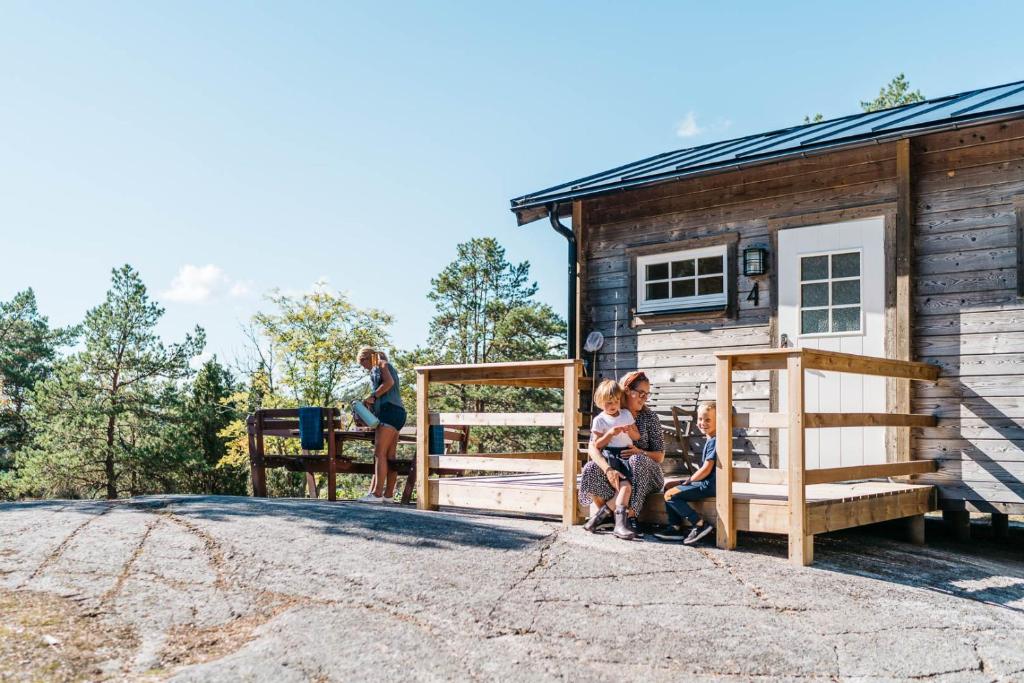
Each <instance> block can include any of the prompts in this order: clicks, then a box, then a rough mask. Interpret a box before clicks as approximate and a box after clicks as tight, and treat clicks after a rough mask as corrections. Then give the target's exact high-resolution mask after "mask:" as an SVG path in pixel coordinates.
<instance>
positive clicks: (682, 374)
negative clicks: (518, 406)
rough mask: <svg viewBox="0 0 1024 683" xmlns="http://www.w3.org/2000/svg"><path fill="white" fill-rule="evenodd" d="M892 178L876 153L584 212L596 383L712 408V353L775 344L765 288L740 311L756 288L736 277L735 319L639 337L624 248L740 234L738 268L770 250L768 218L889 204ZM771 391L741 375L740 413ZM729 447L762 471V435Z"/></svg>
mask: <svg viewBox="0 0 1024 683" xmlns="http://www.w3.org/2000/svg"><path fill="white" fill-rule="evenodd" d="M895 176H896V161H895V147H894V145H878V146H872V147H868V148H863V149H856V150H850V151H845V152H837V153H834V154H831V155H829V156H827V157H817V158H809V159H800V160H795V161H790V162H786V163H780V164H774V165H771V166H766V167H762V168H759V169H750V170H745V171H734V172H729V173H723V174H719V175H715V176H710V177H707V178H699V179H693V180H688V181H681V182H678V183H672V184H669V185H663V186H657V187H653V188H649V189H644V190H638V191H632V192H623V193H619V194H616V195H612V196H610V197H606V198H597V199H594V200H589V201H586V202H584V204H583V223H584V226H585V228H584V229H585V231H586V239H585V244H584V258H585V259H586V263H585V268H584V272H585V282H584V287H583V294H582V297H581V299H582V311H581V320H582V324H583V327H584V331H589V330H600V331H601V332H602V333H603V334H604V335H605V345H604V348H603V349H602V352H601V353H600V354H599V357H598V374H599V375H601V376H615V375H621V374H622V373H623V372H626V371H628V370H630V369H633V368H642V369H644V370H645V371H647V373H648V374H649V376H650V377H651V380H652V381H653V382H654V383H655V384H665V383H669V382H692V381H700V382H702V383H703V384H704V389H703V395H704V396H707V397H708V398H711V397H713V396H714V356H713V355H712V352H713V351H715V350H725V349H736V348H744V347H748V348H749V347H762V348H763V347H767V346H770V345H772V343H773V339H772V334H773V333H772V330H771V329H770V320H771V317H772V301H771V290H772V287H771V285H770V280H769V277H761V278H758V279H757V281H758V282H759V283H760V287H759V289H760V301H759V302H758V305H756V306H755V305H754V303H753V302H752V301H748V300H747V296H748V295H749V294H750V291H751V288H752V287H753V285H754V280H752V279H751V278H746V277H744V276H743V275H742V274H740V275H738V277H737V281H735V282H731V283H730V287H736V286H737V285H738V289H737V292H738V293H737V296H736V304H737V310H736V311H735V314H734V315H733V316H731V317H728V316H723V315H721V314H714V315H709V314H686V315H676V316H661V317H658V316H645V317H644V319H643V321H642V322H639V323H638V324H636V325H634V324H633V322H634V320H633V316H632V315H631V311H630V310H629V309H630V303H629V301H630V283H629V279H630V258H629V253H628V249H629V248H632V247H638V246H643V245H654V244H664V245H665V246H666V250H670V249H673V248H687V245H686V244H685V241H686V240H691V239H695V238H704V237H709V236H716V235H721V236H726V235H728V234H729V233H737V234H738V235H739V243H738V248H737V250H736V253H737V255H739V256H740V257H741V256H742V252H743V249H744V248H745V247H747V246H750V245H753V244H768V243H769V242H770V237H769V233H768V219H769V218H772V217H778V216H790V215H796V214H804V213H813V212H818V211H827V210H833V209H841V208H845V207H848V206H863V205H865V204H877V203H891V202H893V201H894V198H895V192H896V183H895ZM673 242H677V243H678V244H677V245H673V244H672V243H673ZM739 270H740V272H741V273H742V268H740V269H739ZM772 272H773V271H772ZM772 277H773V275H772ZM769 386H770V382H769V373H767V372H749V373H737V374H736V384H735V387H736V392H737V393H736V396H737V407H738V409H740V410H768V408H769V401H770V389H769ZM735 443H736V456H735V457H736V459H737V460H739V461H744V460H745V461H747V462H750V463H751V464H753V465H759V466H768V464H769V462H770V446H769V435H768V433H767V431H766V430H749V433H747V434H744V435H740V436H738V437H737V438H736V439H735Z"/></svg>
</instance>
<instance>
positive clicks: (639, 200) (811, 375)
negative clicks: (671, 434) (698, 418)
mask: <svg viewBox="0 0 1024 683" xmlns="http://www.w3.org/2000/svg"><path fill="white" fill-rule="evenodd" d="M512 211H513V212H514V213H515V214H516V216H517V219H518V222H519V224H520V225H522V224H527V223H531V222H533V221H537V220H540V219H544V220H545V221H546V222H547V221H551V223H552V225H554V226H555V227H556V229H559V227H560V226H559V221H571V233H568V231H566V230H565V229H564V225H561V229H560V232H562V233H563V235H565V236H566V238H567V239H568V241H569V242H570V244H572V243H573V242H574V243H575V244H574V245H572V246H574V247H575V249H576V258H575V263H576V268H575V269H572V268H570V292H571V293H572V292H573V289H576V291H575V292H574V294H575V296H574V297H573V300H571V301H570V316H569V317H570V321H571V322H572V323H573V325H572V328H573V329H572V330H571V331H570V334H571V335H574V339H571V340H570V342H571V343H570V346H572V347H574V350H576V353H577V357H579V358H582V359H584V360H585V361H586V362H588V363H591V362H595V363H596V367H593V368H591V369H592V370H594V371H595V375H596V377H597V378H602V377H615V376H619V375H621V374H623V373H624V372H625V371H628V370H631V369H635V368H640V369H643V370H645V371H646V372H647V373H648V375H649V376H650V378H651V380H652V382H653V383H654V385H655V386H656V387H657V388H658V389H659V390H665V389H666V388H669V389H670V388H672V387H679V388H687V390H689V389H690V388H692V387H695V386H696V387H699V388H698V389H697V391H698V392H699V393H700V394H701V395H702V396H704V397H707V398H709V399H714V397H715V379H716V377H715V355H714V354H715V352H727V353H728V352H742V351H749V350H753V349H765V348H784V347H786V348H802V349H819V350H824V351H837V352H844V353H852V354H857V355H863V356H880V357H886V358H891V359H898V360H917V361H923V362H926V363H929V364H934V365H937V366H938V367H939V369H940V375H939V379H938V381H937V382H935V383H917V382H915V383H911V382H910V381H908V380H905V379H886V378H885V377H880V376H870V375H867V376H862V375H849V374H840V373H833V372H824V371H808V373H807V379H806V383H805V398H804V400H805V401H806V409H807V410H812V411H823V412H824V411H828V412H839V413H880V412H895V413H923V414H927V415H934V416H935V417H936V418H937V423H936V426H934V427H924V428H913V429H910V428H892V427H889V428H886V427H836V428H831V429H819V430H812V431H811V430H809V431H808V432H807V436H806V444H805V451H804V453H805V457H806V466H807V468H809V469H815V468H837V467H855V466H861V465H874V464H881V463H892V462H900V461H905V460H917V459H928V460H933V461H935V462H936V463H937V470H936V471H935V472H933V473H930V474H924V475H919V476H917V477H916V478H915V482H920V483H928V484H934V485H935V486H936V488H937V491H938V494H939V506H940V507H941V509H942V510H944V511H947V512H948V513H949V515H948V517H949V518H950V519H951V520H953V521H955V522H957V523H958V524H960V528H961V529H964V528H966V527H964V526H963V525H965V524H966V523H967V519H966V518H967V511H980V512H986V513H993V521H994V523H997V524H1001V525H1005V523H1006V515H1007V514H1024V298H1022V297H1024V273H1022V269H1024V251H1022V247H1024V237H1022V235H1024V82H1020V83H1012V84H1008V85H1001V86H996V87H992V88H986V89H982V90H975V91H970V92H965V93H960V94H957V95H952V96H949V97H942V98H937V99H932V100H927V101H924V102H920V103H916V104H911V105H906V106H902V107H896V108H892V109H887V110H882V111H877V112H871V113H858V114H854V115H851V116H846V117H842V118H838V119H833V120H828V121H822V122H820V123H813V124H808V125H801V126H795V127H792V128H787V129H783V130H776V131H771V132H768V133H763V134H758V135H750V136H746V137H742V138H737V139H733V140H726V141H721V142H715V143H711V144H707V145H702V146H699V147H693V148H689V149H680V150H675V151H671V152H666V153H663V154H659V155H656V156H653V157H650V158H646V159H642V160H640V161H637V162H635V163H631V164H626V165H624V166H619V167H616V168H613V169H611V170H608V171H604V172H600V173H595V174H592V175H589V176H587V177H584V178H580V179H578V180H573V181H570V182H567V183H563V184H560V185H557V186H555V187H551V188H548V189H545V190H542V191H538V192H535V193H532V194H528V195H525V196H522V197H519V198H517V199H514V200H512ZM535 229H536V228H535ZM571 253H572V251H570V254H571ZM572 270H575V271H576V272H575V277H574V276H573V274H572V272H571V271H572ZM571 296H572V294H571ZM594 330H596V331H600V332H601V333H603V335H604V338H605V341H604V345H603V347H602V348H601V349H600V351H599V352H598V353H597V354H596V356H595V358H594V359H593V361H591V358H590V356H591V354H589V353H586V352H584V351H581V350H580V349H581V346H582V340H584V339H585V338H586V337H587V334H588V333H589V332H591V331H594ZM732 379H733V387H732V391H733V397H734V401H735V404H736V406H737V408H738V409H740V408H741V409H742V410H745V411H748V412H750V413H751V414H753V413H756V412H759V411H765V412H779V411H781V412H785V410H786V402H787V394H788V392H787V388H786V386H785V384H786V378H785V373H771V372H768V371H766V370H749V371H741V372H736V373H734V374H733V378H732ZM684 393H685V392H684ZM786 438H787V437H786V431H785V430H779V431H778V432H774V431H771V432H770V431H769V430H766V429H756V428H748V429H746V430H740V431H737V432H736V434H735V437H734V448H733V453H734V455H733V458H734V461H735V462H736V463H737V464H739V463H744V464H746V465H748V466H750V467H753V468H780V467H781V468H783V469H784V468H785V467H786V465H785V461H786V453H787V452H789V451H788V448H787V445H786V442H785V440H786Z"/></svg>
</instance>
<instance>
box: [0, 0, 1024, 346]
mask: <svg viewBox="0 0 1024 683" xmlns="http://www.w3.org/2000/svg"><path fill="white" fill-rule="evenodd" d="M1022 23H1024V4H1021V3H1012V2H1005V3H972V5H971V8H970V10H967V9H966V8H965V6H964V4H963V3H957V2H903V3H894V2H886V3H881V2H857V3H845V4H839V3H822V2H815V3H805V4H804V3H791V4H781V3H763V2H761V3H730V4H725V3H684V2H651V3H612V2H587V3H582V2H580V3H572V2H558V3H556V2H550V3H539V2H516V3H507V4H504V5H501V4H498V3H470V2H430V3H426V2H424V3H418V4H405V3H386V4H385V3H361V4H347V3H305V2H304V3H284V2H280V3H231V2H219V3H190V2H176V3H168V2H162V3H158V2H148V3H116V4H115V3H103V2H90V3H83V2H79V3H70V4H60V5H57V4H48V3H39V2H25V3H20V2H18V3H11V2H0V88H2V89H0V264H2V266H0V268H2V270H0V299H4V300H6V299H9V298H10V297H11V296H12V295H13V294H14V293H15V292H16V291H18V290H20V289H24V288H26V287H29V286H31V287H34V288H35V290H36V292H37V295H38V298H39V303H40V307H41V309H42V311H43V313H45V314H47V315H49V316H50V318H51V320H52V321H53V322H55V323H58V324H66V323H71V322H77V321H79V320H80V319H81V318H82V316H83V314H84V313H85V311H86V310H87V309H88V308H90V307H92V306H94V305H96V304H97V303H99V302H100V301H101V300H102V298H103V294H104V292H105V291H106V289H107V286H108V284H109V276H110V269H111V268H113V267H115V266H118V265H120V264H123V263H131V264H132V265H133V266H135V267H136V268H137V269H138V270H139V271H140V272H141V274H142V277H143V279H144V280H145V282H146V283H147V285H148V286H149V288H150V290H151V292H152V293H153V294H154V296H155V297H156V298H157V299H158V300H160V301H161V303H163V305H164V306H165V307H166V309H167V315H166V316H165V318H164V320H163V322H162V324H161V333H162V334H163V335H164V337H165V338H166V339H168V340H175V339H179V338H180V337H181V336H182V334H183V333H184V332H185V331H186V330H188V329H190V328H191V327H192V326H193V325H195V324H200V325H202V326H203V327H205V328H206V329H207V333H208V337H209V350H210V351H213V352H216V353H218V354H220V355H221V356H222V357H226V358H227V359H230V358H231V357H233V356H234V355H235V354H236V353H237V352H238V351H239V350H240V349H241V347H242V344H243V340H242V335H241V333H240V327H241V324H242V323H243V322H244V321H246V320H247V319H248V318H249V316H251V314H252V313H253V312H254V311H256V310H257V309H258V308H259V307H261V306H265V305H266V304H265V302H264V300H263V299H262V295H263V294H264V293H266V292H267V291H269V290H271V289H272V288H275V287H277V288H281V289H282V290H286V291H303V290H307V289H309V288H310V287H311V286H312V285H313V283H314V282H315V281H317V280H319V279H321V278H326V280H327V282H328V283H329V286H330V287H332V288H335V289H339V290H342V291H345V292H347V293H348V294H349V295H350V297H351V299H352V300H353V302H354V303H356V304H357V305H360V306H374V307H378V308H382V309H384V310H386V311H388V312H390V313H392V314H393V315H394V316H395V317H396V324H395V326H394V329H393V332H394V340H395V342H396V345H398V346H400V347H403V348H408V347H411V346H414V345H416V344H419V343H422V342H423V341H424V339H425V336H426V332H427V325H428V323H429V319H430V316H431V314H432V310H431V307H430V304H429V302H428V301H427V300H426V293H427V291H428V290H429V287H430V278H431V277H432V276H433V275H435V274H436V273H437V272H438V271H439V270H440V269H441V268H442V267H443V266H444V265H445V264H446V263H448V262H449V261H450V260H451V259H452V258H453V256H454V252H455V245H456V244H457V243H458V242H461V241H465V240H467V239H470V238H472V237H476V236H485V235H489V236H494V237H497V238H498V239H499V240H500V241H501V243H502V244H503V245H505V247H506V248H507V250H508V256H509V257H510V259H512V260H515V261H520V260H529V261H530V262H531V264H532V265H533V274H534V276H535V278H536V279H537V280H538V282H539V284H540V288H541V298H542V299H543V300H545V301H548V302H550V303H551V304H552V305H554V306H555V307H556V308H557V309H558V310H559V311H562V312H564V308H565V282H564V273H565V271H564V263H565V243H564V240H563V239H562V238H561V237H559V236H558V235H556V234H555V233H554V232H553V231H552V230H551V229H550V227H548V226H547V225H546V224H544V223H534V224H532V225H530V226H526V227H523V228H517V227H516V226H515V220H514V218H513V216H512V214H511V213H510V212H509V211H508V200H509V199H510V198H511V197H513V196H518V195H520V194H524V193H526V192H529V191H532V190H536V189H539V188H542V187H546V186H548V185H551V184H554V183H557V182H560V181H564V180H568V179H571V178H575V177H579V176H582V175H586V174H589V173H592V172H595V171H598V170H602V169H604V168H608V167H611V166H613V165H617V164H620V163H624V162H627V161H632V160H635V159H638V158H641V157H643V156H646V155H650V154H654V153H657V152H661V151H666V150H669V149H675V148H680V147H687V146H691V145H696V144H701V143H705V142H710V141H713V140H716V139H725V138H728V137H735V136H739V135H743V134H747V133H754V132H758V131H763V130H770V129H773V128H778V127H782V126H787V125H792V124H794V123H798V122H800V121H801V120H802V119H803V116H804V115H805V114H810V113H813V112H818V111H820V112H822V113H824V114H825V115H826V116H838V115H841V114H846V113H851V112H854V111H857V110H858V102H859V101H860V100H861V99H869V98H870V97H872V96H874V94H875V93H876V92H877V90H878V88H879V87H880V86H881V85H882V84H884V83H886V82H887V81H888V80H889V79H890V78H892V76H894V75H895V74H896V73H898V72H900V71H903V72H905V73H906V74H907V76H908V78H909V79H910V81H911V84H912V85H913V86H914V87H916V88H920V89H921V90H922V91H923V92H924V94H925V95H926V96H930V97H934V96H939V95H945V94H950V93H953V92H959V91H962V90H968V89H971V88H975V87H981V86H987V85H994V84H998V83H1004V82H1009V81H1014V80H1019V79H1021V78H1024V68H1022V67H1024V61H1022V59H1021V57H1020V49H1019V44H1020V41H1019V30H1020V29H1019V27H1020V26H1021V25H1022Z"/></svg>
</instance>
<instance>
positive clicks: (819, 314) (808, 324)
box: [800, 309, 828, 334]
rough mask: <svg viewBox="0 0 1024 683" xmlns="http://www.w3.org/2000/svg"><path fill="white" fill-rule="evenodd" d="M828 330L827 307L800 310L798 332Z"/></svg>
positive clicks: (822, 331)
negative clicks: (814, 309)
mask: <svg viewBox="0 0 1024 683" xmlns="http://www.w3.org/2000/svg"><path fill="white" fill-rule="evenodd" d="M824 332H828V309H818V310H816V311H800V334H822V333H824Z"/></svg>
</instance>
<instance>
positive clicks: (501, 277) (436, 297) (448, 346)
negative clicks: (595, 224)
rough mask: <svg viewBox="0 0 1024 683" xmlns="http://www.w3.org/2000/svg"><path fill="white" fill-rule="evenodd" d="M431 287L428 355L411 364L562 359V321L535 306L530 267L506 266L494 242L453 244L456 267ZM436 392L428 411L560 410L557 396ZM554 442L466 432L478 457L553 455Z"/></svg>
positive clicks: (541, 434) (534, 434)
mask: <svg viewBox="0 0 1024 683" xmlns="http://www.w3.org/2000/svg"><path fill="white" fill-rule="evenodd" d="M431 285H432V286H433V288H432V290H431V291H430V293H429V294H428V298H429V299H430V301H432V302H433V303H434V304H435V306H436V308H437V313H436V315H435V316H434V318H433V320H432V321H431V323H430V337H429V344H428V348H427V349H419V350H418V351H417V352H416V353H415V354H414V355H415V356H417V360H418V361H420V362H423V361H424V360H426V359H429V362H435V363H456V364H465V363H497V362H502V361H522V360H542V359H551V358H559V357H561V356H562V355H563V354H564V348H565V347H564V343H565V342H564V340H565V322H564V321H563V320H562V319H561V318H560V317H559V316H558V314H557V313H555V311H554V310H553V309H552V308H551V307H550V306H548V305H547V304H543V303H540V302H538V301H536V300H535V298H534V297H535V296H536V294H537V283H536V282H531V281H530V264H529V262H527V261H524V262H522V263H517V264H514V263H510V262H509V261H508V260H507V259H506V257H505V250H504V248H502V247H501V245H500V244H499V243H498V241H497V240H495V239H493V238H490V237H488V238H478V239H473V240H470V241H469V242H465V243H463V244H459V245H458V247H457V248H456V258H455V260H454V261H452V262H451V263H450V264H448V265H447V266H446V267H445V268H444V270H442V271H441V273H440V274H439V275H438V276H437V277H436V278H434V279H433V280H431ZM406 371H408V369H407V370H406ZM410 379H411V378H410ZM406 383H407V384H408V381H406ZM437 392H438V396H437V397H432V406H433V405H436V406H438V407H439V408H443V409H444V410H451V411H455V412H488V411H490V412H531V411H550V410H557V409H559V408H560V406H561V395H560V393H559V392H557V391H553V390H549V389H510V388H503V387H488V386H467V385H457V386H454V387H452V386H441V387H439V388H438V389H437ZM555 436H557V435H554V434H553V433H551V432H550V430H543V429H521V428H520V429H507V428H497V427H495V428H480V429H474V430H472V431H471V432H470V440H471V443H472V444H473V447H474V448H475V449H476V450H478V451H480V452H498V451H503V450H549V449H552V448H555V449H557V448H559V447H560V446H559V445H558V444H559V443H560V442H558V441H557V439H555V438H554V437H555Z"/></svg>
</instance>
